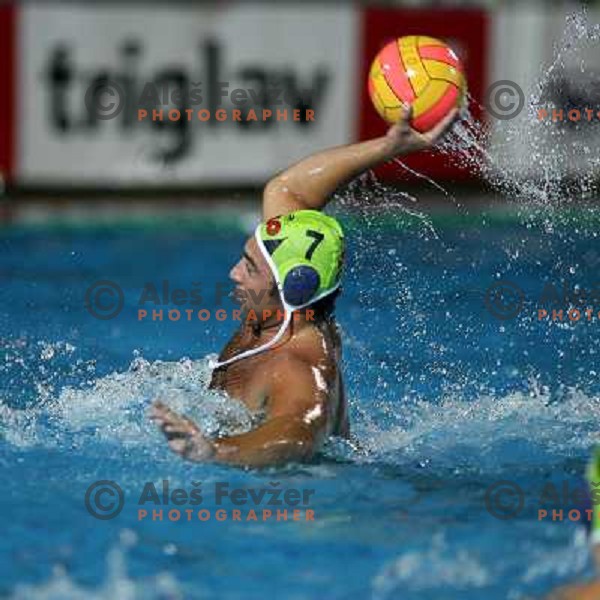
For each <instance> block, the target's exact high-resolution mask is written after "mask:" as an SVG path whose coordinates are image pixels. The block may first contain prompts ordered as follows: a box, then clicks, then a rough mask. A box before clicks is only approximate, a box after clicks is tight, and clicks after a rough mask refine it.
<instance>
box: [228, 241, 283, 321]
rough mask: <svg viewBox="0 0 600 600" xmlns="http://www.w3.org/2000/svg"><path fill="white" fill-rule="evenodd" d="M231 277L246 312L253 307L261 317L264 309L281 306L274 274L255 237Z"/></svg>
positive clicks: (246, 246) (245, 249)
mask: <svg viewBox="0 0 600 600" xmlns="http://www.w3.org/2000/svg"><path fill="white" fill-rule="evenodd" d="M229 277H230V278H231V279H232V280H233V281H234V283H235V284H236V288H235V291H234V297H235V299H236V300H237V301H238V302H239V303H240V306H241V308H242V310H243V311H244V312H245V313H247V312H248V311H249V310H251V309H252V310H254V311H255V312H256V315H257V317H258V318H259V319H260V316H261V315H262V314H263V310H273V309H277V308H280V307H281V300H280V298H279V294H278V293H277V289H276V288H275V281H274V279H273V274H272V273H271V270H270V269H269V265H268V264H267V261H266V260H265V258H264V256H263V255H262V253H261V251H260V250H259V248H258V244H257V243H256V240H255V239H254V237H251V238H250V239H249V240H248V241H247V242H246V244H245V245H244V251H243V253H242V258H241V259H240V260H239V262H238V263H237V264H236V265H235V266H234V267H233V269H231V272H230V273H229Z"/></svg>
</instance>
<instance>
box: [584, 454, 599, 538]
mask: <svg viewBox="0 0 600 600" xmlns="http://www.w3.org/2000/svg"><path fill="white" fill-rule="evenodd" d="M586 478H587V482H588V486H589V488H590V497H591V501H592V523H591V525H592V532H591V533H592V539H593V542H594V543H596V544H597V543H600V513H599V510H600V506H598V505H597V504H595V503H594V499H595V497H597V496H598V494H597V492H598V491H600V448H596V449H595V450H594V453H593V454H592V458H591V459H590V462H589V463H588V466H587V470H586Z"/></svg>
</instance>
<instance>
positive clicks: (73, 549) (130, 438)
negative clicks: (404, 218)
mask: <svg viewBox="0 0 600 600" xmlns="http://www.w3.org/2000/svg"><path fill="white" fill-rule="evenodd" d="M583 214H584V216H585V214H586V213H585V211H584V212H583ZM339 216H340V219H341V221H342V223H343V224H344V225H345V226H346V229H347V236H348V240H349V250H348V264H347V273H346V280H345V285H344V293H343V295H342V297H341V298H340V300H339V303H338V310H337V314H338V319H339V322H340V325H341V328H342V332H343V340H344V365H343V366H344V372H345V377H346V385H347V389H348V395H349V398H350V403H351V418H352V429H353V433H354V436H355V440H356V441H357V442H358V446H359V447H357V448H352V447H351V446H349V445H344V444H342V443H331V444H329V445H328V447H327V448H326V449H325V451H324V452H323V454H322V456H320V457H319V459H318V460H316V461H315V463H314V464H310V465H302V466H299V465H295V466H294V465H292V466H289V467H287V468H284V469H277V470H270V471H266V472H259V471H244V470H240V469H234V468H227V467H223V466H215V465H210V464H193V463H189V462H184V461H182V460H180V459H178V458H177V457H176V456H174V455H173V454H170V453H169V451H168V449H167V447H166V444H165V443H164V441H163V439H162V437H161V435H160V434H159V433H158V432H157V431H156V430H155V428H154V427H153V426H152V424H151V423H149V421H148V419H147V416H146V410H147V408H148V406H149V403H150V402H151V401H152V400H153V399H154V398H157V397H160V398H162V399H163V401H164V402H166V403H169V404H171V405H173V406H174V407H176V408H178V409H181V410H184V411H185V412H187V413H188V414H190V415H192V416H194V417H195V418H197V419H198V420H199V422H201V423H202V425H203V427H204V428H205V429H206V430H208V431H211V432H216V431H219V430H220V429H221V430H227V429H228V428H229V429H234V430H235V429H236V428H237V429H240V430H243V429H244V428H248V427H250V426H251V419H250V417H249V415H248V414H246V413H245V411H244V410H243V409H242V408H241V406H239V405H238V404H237V403H235V402H232V401H231V400H228V399H226V398H224V397H222V396H219V395H218V394H215V393H214V392H208V391H207V390H206V383H207V379H208V377H209V369H208V366H207V360H206V357H207V356H208V355H210V354H211V353H214V352H217V351H218V350H219V349H220V348H221V347H222V345H223V344H224V343H225V342H226V340H227V339H228V336H229V335H231V333H232V331H233V329H234V324H233V323H232V322H230V321H225V322H219V321H217V320H215V319H211V320H209V321H206V322H199V321H191V322H186V321H185V320H180V321H178V322H172V321H168V320H167V319H164V320H163V321H150V320H146V321H142V322H140V321H138V320H137V312H136V311H137V308H138V301H139V298H140V293H141V291H142V289H143V288H144V286H145V285H147V284H148V283H149V282H152V283H154V284H155V285H156V286H157V287H158V286H160V285H161V282H162V281H163V280H169V282H170V285H171V286H172V287H178V288H182V289H186V290H190V289H191V288H192V286H193V285H194V283H195V284H198V283H201V285H202V288H203V289H205V290H207V291H208V293H207V294H206V298H205V301H204V302H203V306H204V307H206V308H208V309H215V308H216V305H215V299H214V296H213V294H212V293H211V290H214V289H215V285H216V284H217V283H219V282H223V283H224V282H226V280H227V274H228V272H229V269H230V267H231V266H232V264H234V262H235V261H236V260H237V257H238V255H239V253H240V251H241V247H242V244H243V242H244V239H245V233H244V232H243V231H242V230H241V229H235V228H224V229H218V228H213V227H200V228H198V229H194V228H186V229H178V228H176V227H170V226H164V227H162V228H150V229H133V228H126V227H121V228H115V229H112V230H110V231H108V230H102V229H89V228H88V229H83V230H75V229H67V230H61V231H58V230H57V231H53V232H51V231H43V232H40V231H34V230H26V229H16V228H15V229H7V230H5V231H4V234H3V237H2V241H1V242H0V246H1V251H0V274H1V276H2V286H1V288H0V289H1V291H0V307H1V309H0V340H1V341H2V346H3V352H2V358H1V362H0V465H1V466H2V475H3V478H2V480H3V493H2V494H1V495H0V503H1V506H0V513H1V514H2V516H3V527H2V533H3V535H2V536H1V537H0V550H1V552H2V561H1V566H0V569H1V571H0V575H1V576H0V596H2V597H9V598H27V599H30V598H31V599H41V598H44V599H46V598H61V599H65V598H66V599H70V598H97V599H108V598H110V599H111V600H112V599H114V598H119V599H121V598H125V599H129V598H136V599H137V598H165V599H166V598H219V599H230V598H231V599H233V598H263V597H264V596H265V595H267V594H268V595H275V596H277V597H278V598H282V599H290V600H291V599H305V598H315V599H316V598H328V599H350V598H356V599H365V598H373V599H376V600H380V599H392V598H403V599H406V600H409V599H412V598H415V599H416V598H440V599H442V598H443V599H445V600H448V599H457V600H458V599H460V600H465V599H474V600H475V599H477V600H480V599H481V598H489V599H496V598H497V599H506V598H525V597H532V596H536V595H540V594H542V593H544V592H546V591H548V590H549V589H550V588H551V587H552V586H554V585H556V584H557V583H562V582H565V581H568V580H570V579H573V578H585V577H586V576H588V575H589V574H590V573H591V563H590V561H589V558H588V549H587V545H586V540H585V534H584V529H583V527H581V525H578V524H577V523H574V522H571V521H569V520H568V519H564V520H563V521H554V522H553V521H552V520H550V519H546V520H543V521H540V520H539V519H538V509H539V508H540V494H541V492H542V490H543V488H544V486H545V485H547V483H548V482H554V483H555V484H556V485H557V486H562V485H563V484H564V482H566V483H567V485H569V486H572V487H573V488H576V487H580V486H581V482H582V473H583V469H584V465H585V462H586V460H587V458H588V456H589V451H590V449H591V448H592V447H593V445H594V443H595V442H597V441H598V439H599V435H598V427H597V423H598V417H599V414H600V396H599V391H600V385H599V383H598V369H599V364H598V351H599V343H598V339H599V336H598V331H599V322H598V317H597V316H595V317H594V319H593V320H590V321H587V320H583V319H582V320H580V321H579V322H577V323H573V322H571V323H570V322H568V321H564V322H562V323H561V322H552V321H550V320H548V319H546V320H544V321H539V320H538V318H537V310H538V309H539V308H540V307H542V308H543V306H541V304H540V296H542V293H543V292H544V290H546V296H545V297H544V298H543V301H544V302H547V303H549V302H550V300H549V298H550V296H548V289H549V288H548V287H547V286H548V285H550V286H551V288H553V289H556V290H559V289H563V288H564V287H565V286H566V287H567V289H575V290H579V291H581V290H582V289H585V290H587V291H588V292H589V299H588V300H586V302H585V305H586V306H593V305H594V301H595V300H594V294H593V293H592V292H593V289H594V286H595V285H596V279H597V273H598V266H599V265H600V248H599V247H598V240H597V238H596V233H595V230H596V229H597V227H596V226H595V223H594V222H593V221H586V220H582V219H578V220H576V221H572V222H571V221H568V222H567V221H565V219H562V218H558V217H556V216H555V217H552V218H550V220H548V219H546V220H544V219H537V220H535V219H534V220H531V219H527V218H517V219H512V220H508V221H506V222H504V221H502V220H498V219H489V218H487V219H486V218H484V217H482V216H481V215H479V216H477V217H476V218H474V219H471V220H470V221H466V220H465V221H460V220H459V221H456V220H455V219H452V218H450V216H449V217H444V216H441V215H440V216H438V217H437V218H435V219H434V223H433V231H432V230H431V229H430V228H429V227H423V226H422V225H418V226H414V227H407V226H405V225H406V224H405V223H404V224H403V223H401V222H400V221H398V220H397V219H396V218H395V217H394V215H391V216H390V215H388V218H387V219H383V220H381V219H379V220H378V219H372V220H369V219H365V218H362V217H360V216H357V215H356V214H355V215H354V216H351V215H344V214H340V215H339ZM596 224H597V223H596ZM100 280H109V281H111V282H113V283H115V284H116V285H118V287H119V288H120V289H121V290H122V291H123V295H124V305H123V309H122V311H121V313H120V314H119V315H118V316H116V317H115V318H113V319H110V320H99V319H97V318H94V317H93V316H92V315H91V314H90V312H89V311H88V310H87V309H86V306H85V293H86V290H87V289H88V288H89V287H90V286H91V285H93V284H95V283H96V282H98V281H100ZM498 281H504V282H509V283H511V284H512V285H513V288H512V293H513V294H516V295H517V296H518V295H519V291H520V292H521V293H522V296H521V297H520V299H519V297H517V299H516V300H515V298H514V297H512V298H510V297H508V296H504V297H502V298H498V297H496V296H492V295H491V293H488V294H487V296H486V292H487V290H488V289H489V288H490V286H492V285H493V284H497V282H498ZM560 286H563V287H562V288H561V287H560ZM515 290H516V291H515ZM486 297H487V298H488V302H487V303H486ZM573 298H574V297H572V298H571V299H570V301H568V302H567V304H566V306H563V308H564V309H565V311H566V309H567V308H568V307H569V306H574V303H573ZM105 300H106V302H107V303H108V304H110V297H109V296H106V297H105ZM227 302H229V301H228V300H225V301H224V303H223V306H224V307H226V308H227V307H229V308H233V305H232V304H227ZM494 302H495V303H494ZM518 302H521V303H522V308H521V311H520V312H519V314H517V315H516V316H514V317H513V318H498V316H497V315H498V314H499V313H498V312H496V313H495V314H493V313H494V311H495V310H496V309H498V307H500V309H506V308H507V307H508V309H509V310H510V309H512V308H514V307H515V304H516V303H517V304H518ZM598 304H600V301H597V302H596V310H595V314H596V315H597V313H598V311H599V310H600V306H598ZM490 306H491V307H492V308H490ZM494 307H496V308H494ZM164 308H175V305H174V304H170V305H165V306H164ZM184 308H187V307H184ZM517 308H518V307H517ZM549 308H552V306H549ZM554 308H557V307H556V306H554ZM502 316H503V317H505V316H506V315H502ZM99 480H110V481H113V482H115V483H117V484H118V485H119V486H120V488H121V489H122V491H123V494H124V506H123V509H122V511H121V513H120V514H119V515H118V516H116V517H115V518H113V519H109V520H100V519H96V518H94V517H92V516H91V515H90V514H89V512H88V510H87V509H86V505H85V495H86V491H87V490H88V488H89V487H90V486H91V485H92V484H93V483H94V482H96V481H99ZM163 480H168V481H169V486H170V488H171V489H175V488H184V489H186V490H188V491H190V490H191V489H193V488H194V482H195V483H196V484H197V483H198V482H200V484H201V486H198V487H201V488H202V490H203V492H204V494H203V495H204V500H203V502H202V508H204V509H206V510H208V511H212V513H213V514H214V511H216V509H217V508H219V506H217V503H216V499H215V497H214V494H213V493H212V490H214V486H215V485H216V484H217V483H218V482H221V483H222V482H226V483H228V484H229V485H230V486H231V487H232V488H234V487H235V488H242V489H245V490H250V489H257V490H259V489H263V488H268V489H275V486H273V485H272V482H275V483H277V484H278V485H279V486H280V487H281V488H283V489H286V490H289V489H297V490H314V492H313V494H312V496H311V500H310V503H309V504H310V506H309V508H310V509H311V510H313V511H314V517H315V518H314V521H311V522H307V521H305V520H301V521H293V520H288V521H280V522H277V521H273V520H271V521H265V522H263V521H261V520H258V521H257V522H252V521H241V522H236V521H233V520H232V519H231V518H229V519H227V520H225V521H218V520H216V519H214V518H213V519H211V520H208V521H199V520H198V519H194V520H192V521H190V522H184V520H180V521H178V522H171V521H169V520H168V519H163V521H152V520H151V519H145V520H142V521H140V520H139V519H138V509H139V506H138V500H139V498H140V495H141V492H142V490H143V489H144V486H145V485H146V483H147V482H155V483H156V485H157V487H158V489H159V490H162V487H161V485H162V481H163ZM501 480H505V481H510V482H512V483H514V484H515V485H518V486H519V488H520V489H521V491H522V493H523V507H522V510H520V511H517V513H518V514H516V515H515V516H514V518H508V519H499V518H496V517H494V516H493V515H492V514H491V513H490V511H489V510H488V508H486V497H487V498H488V505H489V502H490V497H491V496H490V494H489V489H490V486H492V485H493V484H495V483H496V482H498V481H501ZM515 489H516V488H515ZM486 492H488V493H487V496H486ZM111 499H112V497H110V496H105V497H104V501H105V502H109V501H110V500H111ZM514 501H515V496H514V494H513V495H512V496H511V495H510V494H509V495H508V496H505V498H504V499H503V506H504V505H506V506H508V509H507V510H508V511H509V512H510V510H511V506H513V505H514ZM511 503H512V504H511ZM173 507H174V505H173V504H170V505H169V506H164V505H163V506H162V508H165V509H168V508H173ZM152 508H155V506H152ZM222 508H224V509H227V510H231V509H233V508H235V506H233V504H232V503H229V504H227V503H225V504H224V505H223V506H222ZM242 508H243V511H245V512H247V510H248V508H249V507H248V506H244V507H242ZM550 508H555V509H561V508H562V509H570V508H577V502H576V501H574V500H572V499H570V498H562V497H560V498H557V499H556V503H555V506H552V507H550ZM165 513H166V510H165Z"/></svg>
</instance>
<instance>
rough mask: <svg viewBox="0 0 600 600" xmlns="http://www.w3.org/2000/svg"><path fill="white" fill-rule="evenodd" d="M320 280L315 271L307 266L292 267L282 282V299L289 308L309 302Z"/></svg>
mask: <svg viewBox="0 0 600 600" xmlns="http://www.w3.org/2000/svg"><path fill="white" fill-rule="evenodd" d="M320 283H321V278H320V277H319V273H317V271H316V269H313V268H312V267H311V266H309V265H299V266H297V267H294V268H293V269H292V270H291V271H290V272H289V273H288V274H287V275H286V276H285V279H284V281H283V297H284V299H285V301H286V303H287V304H289V305H291V306H301V305H303V304H307V303H308V302H310V300H311V299H312V297H313V296H314V295H315V293H316V292H317V290H318V289H319V285H320Z"/></svg>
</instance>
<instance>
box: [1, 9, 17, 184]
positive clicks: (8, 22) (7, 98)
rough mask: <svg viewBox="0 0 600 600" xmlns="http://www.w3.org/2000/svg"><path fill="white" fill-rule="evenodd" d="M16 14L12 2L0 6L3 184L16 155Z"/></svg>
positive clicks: (10, 172) (10, 171) (11, 172)
mask: <svg viewBox="0 0 600 600" xmlns="http://www.w3.org/2000/svg"><path fill="white" fill-rule="evenodd" d="M15 15H16V8H15V6H14V5H13V4H12V3H11V4H2V5H0V173H1V174H2V176H3V177H4V179H5V180H6V181H10V180H11V179H12V175H13V167H14V155H15V149H14V142H15V122H14V116H15V60H16V52H15V41H16V36H15V22H16V19H15Z"/></svg>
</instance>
